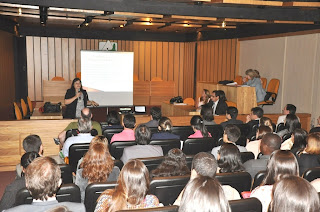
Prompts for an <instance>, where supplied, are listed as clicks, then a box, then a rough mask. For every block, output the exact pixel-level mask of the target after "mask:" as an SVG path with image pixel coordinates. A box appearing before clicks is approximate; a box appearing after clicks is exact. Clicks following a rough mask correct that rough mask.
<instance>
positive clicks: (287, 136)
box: [281, 133, 291, 142]
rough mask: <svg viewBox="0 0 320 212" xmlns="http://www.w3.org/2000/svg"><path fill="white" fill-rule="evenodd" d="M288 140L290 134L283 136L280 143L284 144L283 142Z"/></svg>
mask: <svg viewBox="0 0 320 212" xmlns="http://www.w3.org/2000/svg"><path fill="white" fill-rule="evenodd" d="M289 138H291V133H287V134H284V135H283V136H282V138H281V139H282V142H284V141H285V140H288V139H289Z"/></svg>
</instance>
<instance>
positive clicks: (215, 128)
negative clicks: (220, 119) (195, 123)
mask: <svg viewBox="0 0 320 212" xmlns="http://www.w3.org/2000/svg"><path fill="white" fill-rule="evenodd" d="M206 127H207V130H208V132H209V133H210V134H211V136H212V138H213V141H214V142H215V143H216V144H217V145H218V141H219V139H220V138H222V136H223V128H222V126H221V125H220V124H215V125H208V126H206Z"/></svg>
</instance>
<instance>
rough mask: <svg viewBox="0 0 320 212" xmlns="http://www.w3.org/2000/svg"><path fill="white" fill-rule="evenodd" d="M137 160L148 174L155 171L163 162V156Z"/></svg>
mask: <svg viewBox="0 0 320 212" xmlns="http://www.w3.org/2000/svg"><path fill="white" fill-rule="evenodd" d="M138 159H139V160H141V161H142V163H144V165H146V167H147V168H148V170H149V172H151V171H152V170H154V169H156V168H157V167H158V166H159V165H160V164H161V163H162V161H163V160H164V156H161V157H150V158H138Z"/></svg>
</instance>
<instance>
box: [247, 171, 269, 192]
mask: <svg viewBox="0 0 320 212" xmlns="http://www.w3.org/2000/svg"><path fill="white" fill-rule="evenodd" d="M266 174H267V172H266V171H259V172H258V173H257V174H256V175H255V176H254V179H253V183H252V188H251V190H253V189H255V188H256V187H258V186H260V185H261V183H262V181H263V179H264V178H265V176H266Z"/></svg>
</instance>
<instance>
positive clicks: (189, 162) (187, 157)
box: [186, 155, 194, 170]
mask: <svg viewBox="0 0 320 212" xmlns="http://www.w3.org/2000/svg"><path fill="white" fill-rule="evenodd" d="M193 157H194V155H186V161H187V166H188V167H189V169H190V170H191V166H192V160H193Z"/></svg>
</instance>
